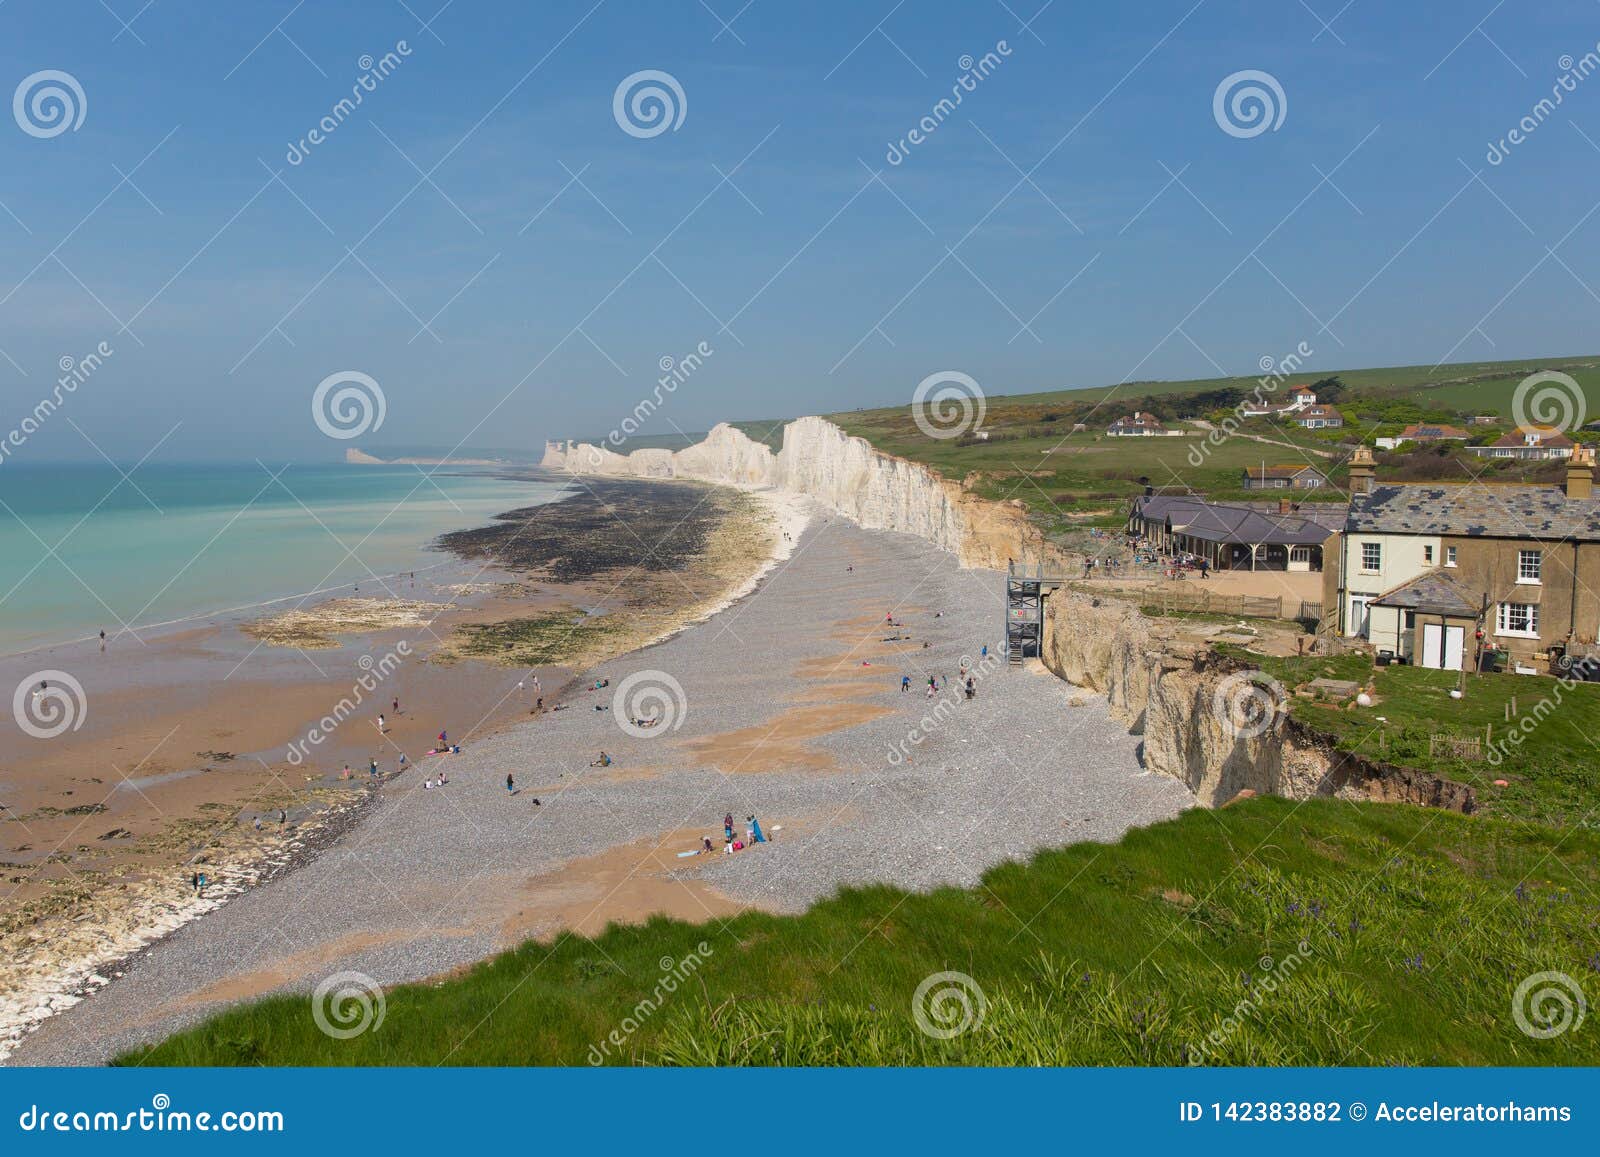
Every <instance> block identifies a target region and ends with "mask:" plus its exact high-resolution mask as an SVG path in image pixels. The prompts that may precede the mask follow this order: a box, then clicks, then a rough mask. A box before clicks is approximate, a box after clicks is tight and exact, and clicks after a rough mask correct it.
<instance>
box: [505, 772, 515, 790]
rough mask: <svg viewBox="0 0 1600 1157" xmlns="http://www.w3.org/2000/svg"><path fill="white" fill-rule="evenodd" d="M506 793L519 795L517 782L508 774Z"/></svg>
mask: <svg viewBox="0 0 1600 1157" xmlns="http://www.w3.org/2000/svg"><path fill="white" fill-rule="evenodd" d="M506 791H508V792H509V793H511V794H512V795H516V794H517V781H516V780H514V779H512V778H511V773H510V772H509V771H508V772H506Z"/></svg>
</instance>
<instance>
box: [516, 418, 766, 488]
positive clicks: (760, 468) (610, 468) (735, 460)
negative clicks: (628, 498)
mask: <svg viewBox="0 0 1600 1157" xmlns="http://www.w3.org/2000/svg"><path fill="white" fill-rule="evenodd" d="M539 465H541V466H544V467H547V468H549V469H551V470H568V471H571V472H572V473H574V474H608V475H614V476H618V477H624V478H690V479H695V480H697V481H701V482H732V483H739V484H742V485H755V486H770V485H774V484H775V482H774V480H775V477H776V474H777V467H776V462H775V456H774V455H773V453H772V450H771V448H770V447H768V446H766V445H764V444H762V443H760V442H757V441H755V440H753V439H752V438H750V437H749V436H748V435H746V434H745V433H744V432H743V431H742V430H736V429H734V428H733V427H732V426H730V425H728V424H727V423H726V422H722V423H719V424H718V425H717V426H716V427H715V428H714V429H713V430H712V431H711V433H709V434H707V435H706V437H705V439H704V441H701V442H696V443H695V444H694V445H693V446H688V447H685V448H684V449H682V450H634V451H633V452H631V453H628V454H618V453H617V452H615V451H614V450H610V449H608V448H606V447H604V446H595V445H592V444H591V443H588V442H566V443H562V442H546V443H545V446H544V458H543V459H542V460H541V461H540V463H539Z"/></svg>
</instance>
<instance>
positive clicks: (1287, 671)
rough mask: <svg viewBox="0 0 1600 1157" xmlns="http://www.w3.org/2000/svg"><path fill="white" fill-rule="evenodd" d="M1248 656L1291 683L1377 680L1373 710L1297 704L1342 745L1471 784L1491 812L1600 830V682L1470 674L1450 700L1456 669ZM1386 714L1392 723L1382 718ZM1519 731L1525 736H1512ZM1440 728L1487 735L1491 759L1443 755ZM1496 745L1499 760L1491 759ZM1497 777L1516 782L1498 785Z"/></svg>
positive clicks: (1297, 710)
mask: <svg viewBox="0 0 1600 1157" xmlns="http://www.w3.org/2000/svg"><path fill="white" fill-rule="evenodd" d="M1246 657H1247V658H1248V659H1249V660H1250V661H1251V662H1252V663H1256V664H1258V665H1259V666H1260V667H1261V668H1262V669H1263V670H1265V671H1266V672H1267V673H1268V674H1270V675H1272V676H1273V677H1274V678H1277V679H1278V680H1280V681H1281V682H1282V683H1283V684H1284V685H1285V686H1286V687H1290V688H1292V687H1293V686H1294V685H1296V684H1299V683H1302V682H1305V681H1307V680H1310V679H1314V678H1316V677H1318V676H1319V675H1322V676H1328V677H1331V678H1335V679H1353V680H1356V681H1357V682H1361V683H1365V682H1366V681H1367V680H1368V679H1371V680H1373V681H1374V684H1375V687H1374V689H1375V690H1376V692H1377V696H1378V699H1377V702H1376V703H1375V704H1374V705H1373V706H1372V707H1371V708H1353V709H1351V710H1345V709H1342V708H1340V707H1335V706H1333V705H1330V704H1327V703H1321V702H1313V701H1309V700H1303V699H1297V700H1295V701H1294V702H1293V705H1292V710H1293V712H1294V714H1295V716H1296V717H1298V718H1300V719H1302V720H1304V721H1305V722H1306V723H1308V724H1310V725H1312V726H1313V727H1315V728H1317V729H1318V730H1320V731H1325V732H1328V733H1330V734H1333V735H1336V736H1338V737H1339V740H1340V742H1339V746H1340V747H1342V748H1345V749H1347V750H1351V751H1358V752H1360V753H1362V754H1363V755H1367V756H1370V757H1372V758H1374V759H1383V760H1388V761H1389V762H1391V763H1398V764H1401V765H1403V766H1406V767H1417V768H1422V769H1423V770H1426V771H1431V772H1434V773H1436V774H1439V775H1442V776H1444V777H1446V778H1448V779H1453V780H1455V781H1456V782H1457V783H1465V784H1470V785H1471V786H1473V787H1475V788H1477V789H1478V799H1479V801H1480V803H1481V805H1482V808H1483V811H1484V813H1485V814H1487V815H1499V816H1512V817H1518V818H1522V819H1529V820H1536V821H1539V822H1543V823H1548V824H1551V825H1553V826H1556V827H1561V828H1566V827H1571V826H1576V825H1582V824H1586V823H1587V824H1592V825H1593V826H1595V827H1596V828H1600V747H1597V746H1596V744H1597V743H1600V683H1576V684H1571V685H1568V684H1563V683H1560V682H1559V681H1558V680H1557V679H1555V678H1553V677H1550V676H1543V675H1507V674H1490V675H1470V674H1469V675H1468V676H1467V679H1466V687H1465V695H1464V697H1463V698H1462V699H1459V700H1457V699H1451V698H1450V690H1451V688H1453V687H1455V686H1456V684H1457V679H1458V675H1457V673H1456V672H1454V671H1429V670H1426V669H1423V668H1420V667H1381V668H1374V667H1373V666H1372V664H1371V661H1370V660H1369V659H1367V658H1366V657H1365V656H1363V655H1345V656H1340V657H1338V658H1331V659H1326V658H1325V659H1270V658H1262V657H1261V656H1258V655H1253V654H1252V655H1248V656H1246ZM1508 708H1510V710H1509V711H1508ZM1379 716H1382V717H1383V719H1384V720H1386V722H1381V723H1380V722H1379V721H1378V717H1379ZM1508 716H1509V718H1508ZM1513 733H1515V734H1517V735H1519V736H1520V738H1521V742H1520V743H1515V742H1511V741H1509V737H1510V736H1511V735H1512V734H1513ZM1433 735H1441V736H1450V737H1454V738H1459V739H1473V738H1476V739H1479V740H1481V741H1484V747H1483V751H1484V752H1485V758H1484V759H1481V760H1465V759H1458V758H1444V757H1440V758H1434V757H1433V756H1432V755H1430V746H1431V745H1430V742H1429V737H1430V736H1433ZM1491 751H1492V752H1493V753H1494V756H1495V757H1497V758H1491V757H1490V755H1489V753H1490V752H1491ZM1497 779H1504V780H1505V781H1506V783H1507V786H1506V787H1496V786H1495V784H1494V781H1495V780H1497Z"/></svg>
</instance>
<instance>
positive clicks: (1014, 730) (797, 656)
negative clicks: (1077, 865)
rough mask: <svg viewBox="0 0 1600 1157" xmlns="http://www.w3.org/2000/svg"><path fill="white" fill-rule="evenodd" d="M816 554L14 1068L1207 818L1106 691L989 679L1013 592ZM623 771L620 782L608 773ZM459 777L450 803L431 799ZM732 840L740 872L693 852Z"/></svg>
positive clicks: (164, 958) (311, 865) (407, 790)
mask: <svg viewBox="0 0 1600 1157" xmlns="http://www.w3.org/2000/svg"><path fill="white" fill-rule="evenodd" d="M786 501H787V500H786ZM793 501H799V500H793ZM787 517H788V518H789V519H791V521H790V523H789V524H790V525H798V524H799V521H800V519H801V518H802V517H803V512H801V511H793V510H792V511H791V513H790V514H789V515H788V516H787ZM790 533H793V532H790ZM778 538H779V541H780V542H786V540H785V539H784V536H783V534H781V533H780V534H779V536H778ZM794 538H795V541H794V542H793V543H792V547H793V550H792V554H791V555H790V556H789V557H788V558H784V559H780V560H778V561H775V562H771V563H769V564H768V566H769V569H768V571H767V573H766V574H765V575H764V576H763V577H761V578H759V579H757V580H752V581H753V586H752V589H751V590H749V591H748V593H746V594H744V595H743V597H741V598H738V599H737V601H735V602H733V603H731V604H730V605H728V606H726V607H724V608H723V609H722V610H721V611H720V612H718V613H716V614H715V615H713V616H711V617H710V618H707V619H704V620H703V621H700V622H698V623H696V624H693V625H688V626H684V627H681V628H680V629H678V630H676V631H675V632H674V633H673V634H671V636H670V637H668V638H667V639H665V641H662V642H659V643H656V644H654V645H651V646H647V647H645V648H643V649H640V650H634V651H630V652H628V653H627V654H626V655H623V656H621V657H618V658H612V659H608V660H606V661H604V662H601V663H599V664H596V665H592V666H591V667H589V668H587V669H585V670H584V671H582V672H580V673H578V675H577V677H576V678H575V679H574V680H573V681H572V682H571V684H570V686H569V689H568V690H566V691H565V692H563V693H562V694H560V695H559V696H555V697H551V698H550V700H547V702H551V705H554V703H555V702H559V704H560V706H561V707H562V708H563V710H560V711H551V712H548V713H546V714H543V715H539V716H537V717H535V718H532V719H525V720H524V721H523V722H520V723H517V724H515V725H513V726H508V727H505V728H503V729H500V730H499V731H497V732H495V733H493V734H486V735H484V736H482V737H478V738H474V739H473V740H472V741H471V742H466V743H464V744H463V746H462V752H461V754H460V755H454V756H448V757H432V758H426V759H422V760H419V761H416V762H414V763H413V764H412V765H411V766H410V767H409V768H408V770H407V771H405V772H404V773H402V774H399V775H396V776H393V777H389V778H387V779H385V781H384V782H383V783H382V784H381V785H380V786H376V787H374V788H372V789H371V791H372V796H371V802H370V804H369V805H368V806H366V807H364V808H362V809H361V810H360V812H359V814H358V815H357V816H356V817H355V818H354V820H353V822H352V823H351V824H350V825H349V827H348V828H346V829H344V830H342V831H340V832H337V833H333V834H332V835H331V836H330V838H329V839H328V840H327V841H326V843H325V844H323V845H322V846H321V847H320V848H319V849H313V850H311V851H310V852H308V854H306V855H305V856H304V857H302V859H301V860H300V861H298V862H297V863H295V864H294V865H292V866H291V867H290V868H288V869H286V870H284V871H282V872H280V873H279V874H277V875H276V876H274V877H272V878H269V879H263V880H262V881H260V882H257V883H253V884H252V886H249V887H247V888H246V889H244V890H243V891H242V892H241V893H240V894H239V895H237V896H235V897H234V898H232V899H231V900H229V901H228V902H227V903H226V904H224V905H221V906H220V907H217V908H215V909H214V910H213V911H210V912H207V913H205V915H204V919H202V920H198V921H195V922H193V923H189V924H187V925H185V926H183V927H180V928H178V929H177V930H176V931H175V932H173V933H171V934H170V935H167V936H165V937H164V938H162V939H160V940H159V941H157V942H155V943H153V944H151V945H149V946H148V947H146V948H145V949H143V950H142V951H140V952H138V953H137V954H135V955H133V956H132V957H130V958H129V959H127V961H126V962H125V964H124V965H123V966H122V967H121V971H122V972H123V975H122V976H120V977H112V978H110V982H109V983H104V984H101V983H95V984H93V988H94V989H95V990H96V991H95V992H94V995H93V996H92V997H91V998H89V999H85V1000H81V1001H79V1002H78V1003H75V1004H73V1006H72V1007H70V1008H67V1009H65V1010H64V1011H62V1012H61V1013H59V1014H58V1015H56V1016H53V1017H50V1018H49V1019H46V1020H44V1021H43V1022H42V1023H40V1024H39V1025H38V1026H37V1028H36V1030H35V1031H33V1032H32V1033H31V1034H29V1035H27V1036H25V1037H23V1038H22V1039H21V1041H20V1044H19V1047H17V1049H16V1051H15V1052H14V1054H13V1055H12V1057H11V1063H17V1064H56V1063H69V1064H93V1063H103V1062H104V1061H106V1060H108V1059H110V1058H111V1057H113V1056H115V1055H117V1054H118V1053H119V1052H121V1051H123V1050H126V1049H128V1048H131V1047H134V1046H137V1045H139V1044H141V1043H146V1042H150V1041H153V1040H156V1039H160V1038H161V1037H163V1036H165V1035H167V1034H169V1033H170V1032H172V1031H174V1030H175V1029H177V1028H181V1027H183V1026H185V1025H189V1024H193V1023H195V1022H196V1021H198V1020H200V1019H202V1018H204V1017H205V1016H206V1015H207V1014H208V1013H209V1012H212V1011H215V1010H216V1009H217V1008H220V1007H222V1006H223V1005H225V1004H226V1003H228V1002H233V1001H238V1000H244V999H249V998H251V997H254V996H259V995H262V994H265V993H269V992H276V991H285V990H309V989H310V988H311V987H313V986H314V985H315V984H316V982H317V981H318V980H320V979H322V978H323V977H325V976H327V975H329V974H330V973H332V972H334V971H337V970H345V969H350V970H356V971H360V972H362V973H364V974H366V975H367V976H370V977H371V978H373V980H374V981H375V982H376V983H378V984H380V985H383V986H389V985H393V984H398V983H404V982H414V981H420V980H425V979H427V978H429V977H432V976H437V975H440V974H442V973H446V972H449V971H450V970H453V969H456V968H459V967H462V966H464V965H468V964H470V963H472V962H474V961H476V960H479V959H482V958H483V957H485V956H486V955H488V954H490V953H493V952H495V951H497V950H499V949H502V948H505V947H508V946H510V945H513V944H516V943H518V942H520V941H521V940H523V939H524V938H528V937H533V938H540V939H546V940H548V939H550V938H553V937H560V936H563V935H567V934H570V933H571V932H573V931H575V930H576V931H578V932H580V933H581V932H592V931H597V930H599V929H600V928H602V927H604V926H605V924H606V923H607V922H610V921H639V920H642V919H645V918H646V917H648V916H649V915H651V914H655V913H667V914H671V915H674V916H678V917H681V918H685V919H692V920H697V921H703V922H706V923H707V925H708V935H713V936H714V935H716V934H717V930H718V921H719V920H722V919H725V918H726V917H727V916H728V915H729V914H731V913H733V912H737V911H739V910H742V909H744V908H748V907H759V908H763V909H768V910H772V911H797V910H800V909H803V908H804V907H805V906H807V905H808V904H810V903H812V902H814V901H815V900H817V899H819V898H821V897H824V896H827V895H829V894H831V893H832V892H833V891H835V890H836V889H837V888H839V887H841V886H844V885H849V884H865V883H871V882H886V883H895V884H899V885H902V886H906V887H911V888H919V889H925V888H929V887H933V886H937V885H941V884H956V885H966V886H970V885H974V884H976V883H977V882H978V880H979V879H980V877H981V874H982V872H983V871H984V870H985V869H986V868H988V867H990V866H992V865H994V864H996V863H998V862H1001V861H1004V860H1007V859H1020V858H1025V857H1026V856H1028V855H1029V854H1030V853H1031V852H1032V851H1033V850H1035V849H1038V848H1041V847H1047V846H1056V845H1060V844H1063V843H1069V842H1077V841H1084V840H1095V841H1109V840H1114V839H1116V838H1118V837H1119V836H1120V835H1121V834H1122V833H1123V832H1125V831H1126V830H1127V829H1128V828H1129V827H1132V826H1136V825H1142V824H1147V823H1150V822H1154V821H1157V820H1160V819H1164V818H1167V817H1170V816H1172V815H1174V814H1176V813H1177V812H1178V811H1180V810H1182V809H1183V808H1185V807H1187V806H1190V805H1191V804H1192V798H1191V797H1190V796H1189V793H1188V792H1187V791H1186V790H1185V789H1184V788H1183V787H1182V786H1181V785H1179V784H1178V783H1177V782H1175V781H1173V780H1171V779H1168V778H1166V777H1162V776H1155V775H1150V774H1146V773H1145V772H1144V771H1143V770H1142V768H1141V767H1140V762H1139V758H1138V740H1137V739H1136V738H1135V737H1133V736H1129V735H1128V734H1127V733H1126V730H1125V729H1124V728H1123V727H1121V726H1119V725H1117V724H1115V723H1113V722H1112V721H1111V720H1110V719H1109V717H1108V716H1107V714H1106V712H1105V711H1104V710H1103V705H1101V704H1100V703H1098V702H1097V701H1095V700H1094V699H1093V697H1091V696H1089V695H1087V694H1086V693H1085V692H1082V691H1075V690H1074V689H1073V688H1071V687H1070V686H1068V685H1066V684H1064V683H1061V682H1060V681H1059V680H1056V679H1054V678H1052V677H1050V676H1048V675H1047V674H1045V673H1043V672H1041V671H1040V670H1038V669H1036V668H1033V669H1030V668H1007V667H1005V666H1004V664H1002V663H999V662H997V661H996V662H985V659H984V656H983V655H982V649H983V647H984V646H985V645H986V644H987V645H988V646H989V647H990V650H991V651H992V650H993V649H994V645H995V643H997V642H998V638H999V634H1000V624H1001V606H1000V599H999V594H998V586H997V581H996V580H997V576H995V575H994V574H993V573H991V572H986V571H979V570H961V569H960V568H959V567H958V566H957V565H956V563H955V561H954V560H953V559H952V557H951V556H950V555H948V554H945V553H943V552H940V551H938V550H936V549H934V548H932V547H930V546H928V545H927V544H926V543H924V542H922V541H921V540H919V539H915V538H911V537H908V536H904V535H897V534H891V533H885V532H868V531H863V530H860V529H859V528H857V527H855V526H854V525H853V524H850V523H847V522H845V521H843V520H841V519H838V518H830V517H827V516H826V515H822V514H814V515H813V517H812V518H811V519H810V521H809V523H808V524H807V525H806V527H805V529H804V530H803V531H800V532H799V533H798V534H796V535H794ZM888 615H892V616H893V617H894V619H895V621H896V622H897V623H899V624H900V625H899V626H894V627H890V626H886V623H885V620H886V616H888ZM964 657H965V658H966V660H967V662H968V664H969V666H970V667H971V668H972V670H973V671H974V674H975V676H976V697H975V698H974V699H972V700H967V699H965V698H964V696H962V695H961V694H960V692H959V690H958V689H957V687H956V677H957V673H958V671H959V670H960V666H961V663H962V660H963V658H964ZM902 676H905V677H908V678H909V680H910V686H911V690H909V691H904V690H902V689H901V686H902V683H901V680H902ZM929 676H933V677H934V678H935V679H936V680H938V681H939V685H938V689H936V691H935V694H934V696H933V697H932V698H931V699H930V698H929V697H928V695H927V692H926V687H927V679H928V677H929ZM946 680H948V685H947V686H946V685H944V681H946ZM601 682H603V683H604V685H603V686H601V687H599V688H598V689H596V688H595V684H596V683H601ZM652 692H653V693H654V697H653V698H652V694H651V693H652ZM663 707H665V708H666V709H667V712H668V714H667V715H666V716H663V717H662V722H660V723H658V724H657V726H656V727H654V728H638V727H634V726H631V721H632V720H633V719H635V718H637V717H638V716H640V715H649V714H652V713H657V714H659V713H660V711H661V709H662V708H663ZM1063 716H1064V717H1065V720H1066V726H1067V728H1068V729H1069V732H1070V736H1071V742H1070V743H1069V744H1063V743H1062V742H1061V735H1062V725H1063V719H1062V717H1063ZM602 750H603V751H605V752H606V753H607V754H608V756H609V757H610V759H611V763H610V765H609V766H594V764H595V763H596V759H597V755H598V753H599V752H600V751H602ZM440 769H443V770H445V771H447V773H448V778H449V782H448V783H447V784H445V785H444V786H443V787H433V788H428V787H425V786H424V782H425V781H427V780H432V779H433V778H434V777H435V776H436V775H437V774H438V772H439V770H440ZM508 774H510V775H513V776H514V777H515V784H516V788H517V790H516V792H515V793H514V794H513V793H511V792H508V791H507V787H506V776H507V775H508ZM724 813H732V814H733V815H734V816H735V819H736V821H737V826H738V827H739V829H740V831H741V832H742V831H743V827H744V821H745V817H746V816H748V815H756V816H758V817H759V819H760V820H761V822H762V824H763V825H764V826H765V827H766V829H767V830H768V832H769V833H771V834H772V839H771V841H770V842H768V843H766V844H761V845H757V846H755V847H753V848H751V849H749V850H747V851H742V852H739V853H737V854H733V855H728V854H723V853H721V852H720V847H721V843H722V841H721V819H722V816H723V815H724ZM704 837H712V838H713V841H714V846H716V847H717V848H718V849H719V851H718V852H717V854H714V855H710V856H689V857H683V858H680V855H679V853H681V852H686V851H692V850H694V849H695V848H697V847H698V846H700V841H701V839H702V838H704ZM308 1015H309V1013H308ZM441 1059H442V1058H441Z"/></svg>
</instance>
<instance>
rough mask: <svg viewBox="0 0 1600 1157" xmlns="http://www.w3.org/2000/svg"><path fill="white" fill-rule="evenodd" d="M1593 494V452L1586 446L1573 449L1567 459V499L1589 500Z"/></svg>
mask: <svg viewBox="0 0 1600 1157" xmlns="http://www.w3.org/2000/svg"><path fill="white" fill-rule="evenodd" d="M1593 494H1594V451H1593V450H1591V449H1590V448H1589V447H1587V446H1578V447H1576V448H1574V449H1573V451H1572V457H1571V458H1568V459H1567V497H1568V498H1589V497H1592V496H1593Z"/></svg>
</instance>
